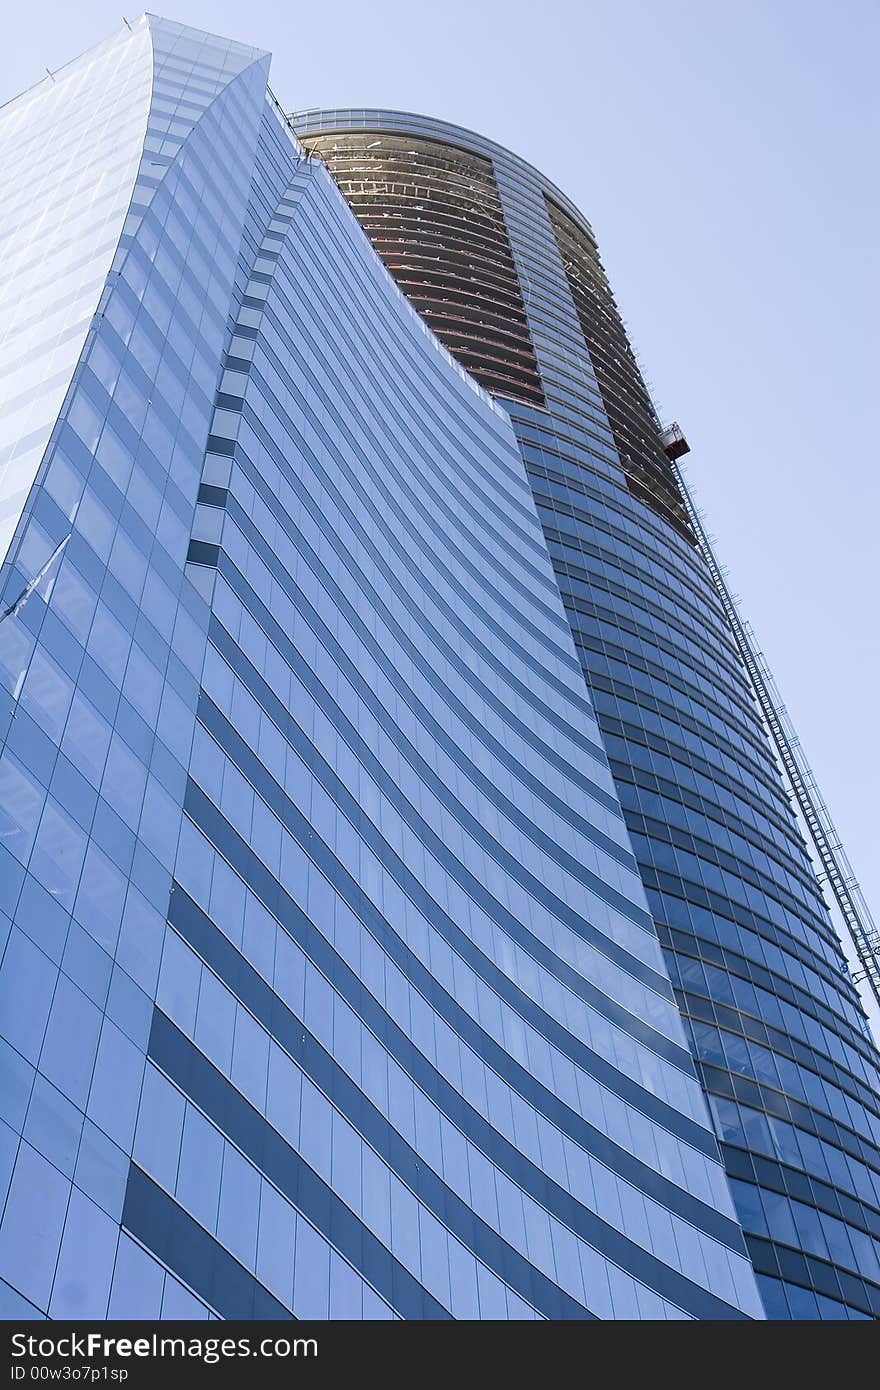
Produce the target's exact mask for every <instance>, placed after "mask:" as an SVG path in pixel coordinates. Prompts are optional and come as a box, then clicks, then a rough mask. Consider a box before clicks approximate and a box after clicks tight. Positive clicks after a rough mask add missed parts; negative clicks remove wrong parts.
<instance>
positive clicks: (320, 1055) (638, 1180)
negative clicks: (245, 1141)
mask: <svg viewBox="0 0 880 1390" xmlns="http://www.w3.org/2000/svg"><path fill="white" fill-rule="evenodd" d="M168 920H169V922H170V923H171V925H172V926H173V927H174V928H175V930H176V931H177V932H179V933H180V935H181V936H182V937H183V939H184V940H185V941H187V942H188V943H189V945H190V946H191V947H192V949H193V950H194V951H195V952H196V954H197V955H198V956H199V957H200V958H201V959H202V960H203V961H204V962H205V964H206V965H207V966H208V967H209V968H210V969H211V970H213V971H214V973H215V974H216V975H217V977H218V979H220V980H222V981H223V983H224V984H225V985H226V986H227V987H228V988H229V989H230V990H231V991H232V993H233V994H234V995H235V996H236V998H238V999H239V1000H240V1001H241V1003H242V1004H244V1006H245V1007H246V1008H247V1009H249V1010H250V1012H251V1013H252V1014H253V1015H254V1017H255V1018H256V1019H257V1020H258V1022H260V1023H261V1024H262V1026H263V1027H264V1028H265V1029H266V1031H267V1032H268V1033H269V1034H271V1036H272V1037H273V1038H274V1039H275V1041H276V1042H277V1043H278V1044H279V1046H281V1047H283V1048H284V1050H285V1051H286V1052H287V1053H288V1054H289V1056H291V1057H292V1058H293V1060H294V1061H295V1062H296V1063H297V1064H298V1065H299V1066H300V1067H301V1068H302V1069H303V1070H304V1071H305V1072H307V1074H308V1075H309V1076H310V1077H311V1079H312V1080H313V1081H314V1083H315V1085H316V1086H318V1087H319V1089H321V1090H322V1091H324V1093H325V1094H326V1095H328V1096H330V1097H331V1099H332V1100H333V1103H334V1104H335V1105H336V1106H337V1107H338V1108H339V1109H340V1110H341V1111H342V1113H343V1114H344V1115H345V1117H346V1118H347V1119H348V1120H349V1121H350V1123H351V1124H352V1125H353V1126H354V1128H355V1129H357V1130H359V1132H360V1133H361V1134H362V1135H363V1137H364V1138H365V1139H367V1141H368V1142H369V1143H370V1144H371V1145H372V1147H373V1148H374V1149H376V1151H377V1153H380V1154H381V1155H382V1156H383V1157H384V1158H386V1161H387V1160H388V1155H389V1153H390V1152H391V1148H392V1145H393V1143H394V1142H396V1141H394V1140H393V1137H392V1136H393V1133H394V1132H393V1131H392V1136H387V1135H385V1131H386V1130H392V1127H391V1125H390V1124H389V1122H388V1121H387V1119H386V1118H385V1117H384V1116H383V1115H382V1114H381V1112H379V1111H378V1110H377V1109H376V1107H375V1106H374V1105H373V1103H372V1102H371V1101H369V1100H368V1099H367V1098H366V1096H365V1095H364V1094H363V1092H362V1091H361V1090H360V1089H359V1088H358V1086H357V1084H356V1082H354V1081H353V1080H352V1079H351V1078H350V1077H349V1076H348V1074H347V1073H346V1072H344V1071H343V1069H342V1068H341V1067H340V1065H339V1064H338V1063H337V1062H336V1061H335V1059H334V1058H332V1057H331V1056H330V1055H329V1054H328V1053H327V1052H326V1051H325V1049H324V1048H323V1046H322V1045H321V1043H319V1042H318V1041H317V1039H315V1038H314V1037H313V1036H312V1034H311V1033H310V1032H309V1030H308V1029H306V1027H305V1025H304V1023H303V1022H302V1021H301V1020H300V1019H299V1018H297V1016H296V1015H295V1014H293V1013H292V1012H291V1010H290V1009H289V1008H288V1007H287V1005H286V1004H285V1003H284V1002H283V1001H282V1000H281V999H280V998H279V996H278V995H277V994H276V993H275V991H274V990H273V989H272V987H271V985H269V984H268V983H267V982H266V980H264V979H263V977H262V976H261V975H259V974H258V973H257V971H256V970H254V968H253V966H251V965H250V964H249V962H248V961H247V960H246V959H245V957H244V956H242V955H241V953H240V952H239V951H237V950H236V948H235V947H234V946H233V945H232V943H231V942H230V941H229V940H228V939H227V938H226V937H225V936H224V935H223V933H222V932H221V931H220V930H219V928H218V927H217V926H215V924H214V923H213V922H212V921H211V919H210V918H209V917H208V916H207V914H206V913H205V912H204V911H203V910H202V909H201V908H200V907H199V906H198V905H197V904H196V903H195V902H193V900H192V899H191V898H190V897H189V895H188V894H187V892H186V891H185V889H183V888H181V887H180V885H179V884H177V883H175V885H174V891H173V893H172V897H171V904H170V908H169V914H168ZM333 987H334V989H335V990H336V991H337V992H339V993H340V997H341V998H343V999H345V1002H346V1003H347V1004H348V1005H349V1007H350V1008H351V1009H352V1010H353V1012H354V1013H355V1014H356V1015H357V1017H358V1018H359V1019H360V1020H361V1022H362V1024H363V1025H364V1027H365V1028H368V1029H369V1031H370V1032H372V1034H373V1036H374V1037H376V1038H377V1039H378V1041H379V1042H380V1043H381V1045H382V1047H383V1048H385V1050H386V1051H387V1052H388V1053H389V1054H390V1055H391V1056H392V1057H393V1058H394V1060H395V1061H396V1062H397V1063H398V1065H399V1066H400V1067H401V1069H402V1070H403V1071H405V1072H406V1074H407V1075H408V1076H409V1077H410V1078H411V1080H412V1081H413V1082H414V1084H415V1085H416V1086H418V1087H419V1089H420V1090H422V1091H423V1092H424V1093H425V1095H427V1096H428V1097H429V1098H430V1099H431V1100H432V1101H433V1102H434V1104H435V1105H436V1106H437V1107H438V1109H440V1110H441V1111H442V1112H443V1114H444V1115H446V1117H447V1118H448V1119H449V1120H450V1121H451V1122H452V1124H454V1125H455V1126H456V1128H457V1129H458V1130H459V1131H460V1132H461V1133H462V1134H464V1135H465V1136H466V1138H468V1139H469V1140H470V1141H471V1142H472V1143H473V1144H474V1145H475V1146H476V1147H477V1148H478V1149H480V1150H481V1152H482V1153H484V1154H485V1155H486V1156H487V1157H488V1158H489V1159H490V1160H491V1162H492V1163H493V1164H495V1165H496V1167H499V1168H501V1169H502V1171H503V1172H505V1173H506V1174H507V1176H508V1177H509V1178H510V1179H511V1181H512V1182H514V1183H516V1185H517V1186H518V1187H521V1188H522V1189H523V1191H525V1192H528V1193H529V1194H530V1195H531V1196H532V1197H534V1198H535V1200H536V1201H537V1202H540V1204H541V1205H542V1206H543V1207H545V1208H546V1210H548V1211H550V1212H552V1214H553V1215H554V1216H556V1217H557V1218H558V1219H559V1220H560V1221H561V1222H562V1223H563V1224H564V1225H566V1226H568V1227H569V1228H570V1229H571V1230H573V1231H575V1232H576V1233H577V1234H578V1235H580V1236H582V1237H583V1239H584V1240H587V1241H588V1242H589V1243H590V1244H592V1245H594V1246H595V1247H596V1249H598V1250H599V1251H600V1253H602V1254H605V1255H607V1256H608V1258H610V1259H618V1258H619V1257H618V1256H617V1255H616V1254H614V1253H612V1252H610V1251H609V1250H608V1249H606V1248H605V1244H604V1233H605V1231H606V1229H607V1230H612V1231H616V1228H615V1227H609V1226H608V1223H606V1222H604V1221H602V1220H601V1219H600V1218H598V1217H597V1216H596V1214H595V1213H593V1212H592V1211H591V1210H590V1209H589V1208H587V1207H585V1206H584V1205H583V1204H582V1203H581V1202H579V1201H578V1200H577V1199H576V1198H575V1197H573V1196H572V1194H571V1193H570V1192H568V1191H567V1190H566V1189H565V1188H563V1187H561V1186H560V1185H559V1184H558V1183H556V1182H555V1181H554V1179H553V1178H551V1177H550V1176H549V1174H547V1173H546V1172H545V1171H544V1169H542V1168H539V1167H538V1166H537V1165H536V1164H534V1163H533V1162H532V1161H531V1160H530V1159H529V1158H528V1157H527V1156H526V1155H525V1154H524V1153H522V1152H521V1151H520V1150H519V1149H517V1148H516V1147H515V1146H514V1145H513V1144H512V1143H511V1142H510V1141H509V1140H508V1139H506V1138H505V1137H504V1136H503V1135H502V1134H501V1133H500V1132H499V1131H498V1130H496V1129H494V1128H493V1127H492V1125H491V1124H490V1123H489V1121H488V1120H486V1119H485V1118H484V1117H483V1116H482V1115H481V1114H480V1113H479V1112H478V1111H477V1110H475V1109H474V1108H473V1106H471V1105H470V1104H469V1102H468V1101H466V1100H465V1099H464V1097H463V1096H462V1095H461V1094H460V1092H458V1091H457V1090H456V1089H455V1087H454V1086H453V1085H452V1084H451V1083H450V1082H449V1081H448V1080H447V1079H446V1078H445V1077H444V1076H443V1075H442V1073H441V1072H439V1071H438V1070H437V1068H436V1067H434V1066H433V1065H432V1063H431V1062H430V1061H429V1060H428V1059H427V1058H426V1057H425V1056H424V1054H423V1053H421V1052H420V1051H419V1049H418V1048H417V1047H416V1045H415V1044H414V1043H413V1042H412V1041H411V1040H410V1038H409V1037H407V1035H406V1034H405V1033H404V1032H403V1030H402V1029H400V1028H399V1027H398V1026H397V1024H396V1023H395V1022H394V1021H393V1019H391V1018H390V1017H389V1015H388V1014H387V1013H386V1012H385V1011H384V1010H383V1009H382V1008H381V1006H380V1005H379V1004H378V1002H377V1001H376V1000H375V999H373V998H372V996H370V995H369V993H368V991H366V989H364V988H361V989H360V990H358V991H354V990H351V989H349V990H348V991H347V992H346V993H343V992H342V990H341V989H340V986H339V984H338V983H337V982H336V981H333ZM342 1093H344V1094H345V1095H346V1096H347V1097H348V1103H347V1104H343V1103H342V1102H343V1094H342ZM367 1115H369V1116H370V1117H371V1125H370V1126H369V1127H368V1126H366V1125H365V1122H364V1118H363V1117H364V1116H367ZM368 1131H369V1132H368ZM383 1136H384V1137H383ZM570 1137H571V1136H570ZM579 1139H580V1141H581V1142H583V1140H584V1139H588V1140H589V1143H588V1144H586V1145H584V1147H585V1148H586V1150H587V1152H589V1153H590V1154H591V1155H592V1156H593V1157H595V1158H597V1159H598V1161H599V1162H600V1163H604V1164H605V1165H606V1166H607V1167H608V1168H610V1169H611V1170H612V1172H615V1173H616V1174H617V1175H618V1176H619V1177H621V1178H622V1179H623V1180H624V1181H625V1182H628V1183H630V1184H631V1185H632V1186H633V1187H635V1188H636V1189H637V1190H639V1191H641V1192H644V1193H645V1194H646V1195H647V1196H649V1197H652V1198H653V1199H654V1200H655V1201H657V1202H659V1203H661V1204H662V1205H663V1206H664V1207H665V1208H666V1209H667V1210H668V1211H672V1212H675V1214H676V1215H679V1216H681V1217H682V1218H683V1219H684V1220H685V1221H688V1222H690V1223H691V1224H692V1225H693V1226H695V1227H697V1228H698V1229H699V1230H701V1231H703V1232H704V1233H705V1234H707V1235H710V1236H712V1237H713V1238H714V1239H716V1240H719V1241H722V1242H724V1243H725V1244H726V1245H728V1246H729V1247H730V1248H731V1249H733V1250H734V1251H736V1252H737V1253H738V1254H741V1253H742V1236H741V1233H740V1228H739V1225H738V1223H737V1222H736V1221H733V1220H731V1219H730V1218H729V1217H726V1216H723V1215H722V1214H721V1213H719V1212H718V1211H717V1210H716V1209H715V1208H714V1207H710V1206H707V1205H706V1204H705V1203H704V1202H701V1201H699V1200H698V1199H697V1198H695V1197H692V1196H691V1194H690V1193H689V1192H687V1191H686V1190H685V1189H683V1188H680V1187H676V1186H675V1184H674V1183H672V1182H670V1181H669V1179H667V1178H664V1177H663V1176H662V1174H660V1173H658V1172H657V1171H656V1169H654V1168H652V1167H649V1165H648V1164H647V1163H643V1162H641V1161H640V1160H639V1159H637V1158H635V1157H634V1156H633V1155H632V1154H630V1153H628V1152H627V1150H625V1149H622V1148H621V1147H620V1146H619V1145H617V1144H615V1143H614V1142H613V1140H611V1139H609V1138H608V1137H607V1135H606V1134H605V1133H604V1132H603V1131H602V1130H599V1129H597V1128H596V1127H595V1126H593V1125H591V1124H589V1122H588V1121H587V1120H586V1119H584V1120H583V1123H582V1126H581V1133H580V1135H579ZM407 1147H408V1146H407ZM395 1171H397V1173H398V1176H399V1177H401V1178H402V1179H403V1180H404V1181H409V1179H408V1178H407V1177H406V1176H405V1174H404V1172H402V1171H401V1170H400V1168H395ZM410 1185H412V1184H411V1183H410ZM640 1277H642V1276H640Z"/></svg>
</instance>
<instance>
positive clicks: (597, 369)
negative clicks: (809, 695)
mask: <svg viewBox="0 0 880 1390" xmlns="http://www.w3.org/2000/svg"><path fill="white" fill-rule="evenodd" d="M294 123H295V125H296V128H297V130H298V132H299V133H300V135H301V137H302V138H303V140H304V142H305V144H306V146H307V148H309V149H310V150H312V151H314V152H316V153H318V154H320V155H322V156H323V157H324V158H325V159H326V161H327V163H328V165H329V167H330V168H331V169H332V171H333V173H334V175H335V176H336V178H337V181H338V182H339V185H340V187H341V188H342V190H343V192H344V193H345V194H346V197H347V198H348V200H349V203H350V205H351V207H352V208H353V210H354V211H355V213H356V214H357V216H358V218H359V219H360V221H361V224H362V225H363V227H364V229H365V230H366V232H367V234H368V236H369V237H370V239H371V241H372V242H373V245H374V246H375V247H376V249H377V251H378V252H379V254H380V255H381V256H382V258H383V260H384V261H385V264H386V265H387V266H388V268H389V269H390V271H391V273H392V275H394V277H395V279H396V280H397V282H398V284H399V285H400V286H401V288H402V289H403V290H404V291H405V293H406V294H407V295H408V296H409V298H410V299H411V301H412V303H413V304H414V305H416V307H417V308H418V309H419V311H420V312H421V313H422V314H423V315H424V316H425V318H426V320H427V322H428V323H430V324H431V326H432V327H433V328H434V330H435V332H436V333H437V334H438V336H439V337H440V338H441V339H442V341H443V342H445V343H446V345H447V347H449V349H450V350H451V351H452V352H453V353H455V355H456V356H457V357H458V358H459V360H460V361H461V362H462V363H463V364H464V365H465V366H467V368H468V369H469V371H471V372H472V373H473V374H474V376H475V377H476V379H477V380H478V381H480V382H482V384H483V385H484V386H485V387H486V389H487V390H489V391H491V392H493V393H494V394H495V395H496V396H497V397H498V398H499V399H500V400H502V401H503V404H504V405H505V408H506V409H507V410H508V413H509V415H510V418H511V420H512V422H513V426H514V430H515V432H516V435H517V439H518V441H519V444H520V448H521V451H522V455H523V459H524V461H525V464H526V468H527V472H528V476H529V481H530V483H531V486H532V490H533V493H534V497H535V502H536V505H537V508H538V512H539V515H540V517H541V521H542V524H543V528H544V535H545V538H546V541H547V546H548V550H549V553H550V557H551V559H552V561H553V567H554V571H555V574H556V578H557V582H558V584H559V588H560V592H561V594H562V598H563V601H564V603H565V608H566V613H567V615H568V618H569V622H570V624H571V629H572V634H573V636H574V640H575V645H576V648H577V651H578V656H579V658H580V661H581V665H582V668H583V671H584V675H585V677H586V680H587V684H588V687H589V690H590V694H591V698H592V702H593V706H594V709H595V711H596V716H597V719H598V722H599V728H600V731H601V734H602V739H603V743H604V746H605V749H606V751H607V753H608V757H609V761H610V766H611V769H612V772H613V775H614V783H615V787H616V790H617V794H618V797H619V799H620V803H621V806H622V808H623V811H624V816H625V819H626V823H627V827H628V829H629V832H630V837H631V843H632V845H633V849H634V851H635V854H636V858H637V860H638V865H639V873H640V875H641V878H642V882H643V883H644V886H645V889H646V892H647V895H648V901H649V903H650V907H651V913H652V916H653V918H654V921H655V924H656V926H657V931H658V935H659V939H660V941H661V943H662V945H663V948H664V955H665V958H666V962H667V967H668V969H669V972H670V975H671V977H672V980H673V983H674V985H675V987H676V999H677V1001H678V1003H679V1006H680V1008H681V1011H682V1015H683V1017H684V1020H685V1023H686V1027H687V1032H688V1037H689V1041H690V1044H691V1049H692V1052H693V1055H694V1057H695V1059H696V1061H697V1067H698V1071H699V1074H700V1078H701V1080H702V1082H703V1086H704V1089H705V1092H706V1095H707V1097H708V1099H709V1103H710V1106H711V1110H712V1116H713V1120H714V1125H715V1130H716V1132H717V1134H718V1138H719V1140H720V1141H721V1145H722V1153H723V1157H724V1161H725V1165H726V1167H727V1171H728V1174H729V1177H730V1179H731V1186H732V1190H733V1193H734V1197H735V1201H736V1207H737V1212H738V1215H739V1218H740V1221H741V1222H742V1225H743V1228H744V1230H745V1232H746V1234H747V1240H748V1247H749V1252H750V1254H751V1256H752V1259H753V1261H754V1266H755V1269H756V1271H757V1272H758V1276H759V1279H758V1282H759V1287H760V1289H761V1293H762V1296H763V1299H764V1303H765V1306H766V1308H767V1312H768V1315H769V1316H771V1317H795V1318H801V1317H808V1318H815V1317H825V1316H827V1317H845V1316H847V1315H850V1316H852V1315H853V1314H854V1313H856V1314H859V1313H860V1314H867V1315H874V1316H876V1315H880V1244H878V1239H880V1211H878V1207H880V1152H878V1142H880V1076H878V1060H880V1059H878V1054H877V1051H876V1048H875V1047H874V1045H873V1043H872V1041H871V1040H870V1036H869V1035H868V1034H867V1032H866V1028H865V1021H864V1015H863V1011H862V1008H861V1005H860V1002H859V999H858V995H857V992H856V990H855V987H854V985H853V982H852V979H851V976H850V973H849V970H848V969H847V967H846V963H845V959H844V956H843V953H842V950H841V946H840V943H839V940H838V938H837V935H836V933H835V930H834V928H833V925H832V922H831V920H830V918H829V915H828V911H827V908H826V907H825V904H824V902H823V900H822V896H821V893H820V890H819V887H818V885H817V882H816V878H815V874H814V872H813V869H812V867H811V864H810V862H809V860H808V858H807V855H806V852H805V849H804V842H803V839H802V837H801V834H800V831H799V830H798V827H797V822H796V821H795V818H794V815H793V813H792V808H791V804H790V801H789V797H788V795H787V791H786V788H785V786H784V784H783V782H782V779H781V778H780V775H779V769H778V767H777V765H776V763H775V761H774V758H773V755H772V752H771V746H770V742H769V740H768V738H767V735H766V733H765V730H764V728H763V726H762V723H761V720H760V716H759V711H758V707H757V705H756V702H755V698H754V692H753V689H752V686H751V684H750V681H749V676H748V674H747V671H746V669H744V666H743V662H742V660H741V659H740V655H739V653H738V651H737V647H736V645H735V642H734V638H733V634H732V632H731V628H730V625H729V622H728V620H727V616H726V614H725V609H724V603H723V598H722V595H720V594H719V592H718V589H717V587H716V585H715V583H714V582H713V577H712V574H711V572H710V568H709V566H708V565H707V563H706V558H705V556H704V554H703V553H701V550H700V548H699V547H698V545H697V544H696V541H697V537H696V536H695V534H694V530H693V529H692V523H693V522H696V521H697V519H696V518H694V517H692V516H691V515H690V510H689V506H688V504H687V499H686V498H685V496H683V494H682V491H681V487H680V484H679V479H678V476H677V473H676V471H675V469H674V467H673V463H672V461H674V459H675V457H676V455H677V454H678V453H679V451H680V449H681V448H682V443H683V441H682V438H681V436H680V435H679V434H673V435H672V436H671V437H670V436H665V435H664V431H663V430H662V428H661V426H660V423H659V421H658V420H657V418H656V414H655V411H654V408H653V405H652V403H651V399H650V395H649V393H648V390H647V388H646V387H645V384H644V381H643V379H642V375H641V372H640V370H639V367H638V364H637V361H636V359H635V356H634V354H633V351H632V348H631V346H630V343H629V341H628V337H627V334H626V330H625V328H624V326H623V324H622V322H621V319H620V315H619V313H618V310H617V308H616V305H615V302H614V299H613V296H612V294H611V290H610V287H609V285H608V281H607V278H606V276H605V273H604V270H603V268H602V265H601V262H600V260H599V255H598V251H597V247H596V241H595V238H594V236H593V233H592V231H591V229H590V226H589V224H588V223H587V222H586V221H585V219H584V218H583V216H582V215H581V214H580V212H579V211H578V210H577V208H575V207H574V206H573V205H572V204H571V203H570V202H569V201H568V200H567V199H566V197H565V196H564V194H563V193H561V192H560V190H559V189H558V188H556V187H554V185H553V184H551V183H550V182H549V180H547V179H546V178H544V177H543V175H541V174H540V173H539V172H538V171H537V170H535V169H534V168H532V167H531V166H530V165H528V164H526V163H525V162H524V161H523V160H521V159H518V158H517V157H516V156H514V155H512V154H510V153H509V152H508V151H507V150H504V149H502V148H501V147H499V146H498V145H495V144H493V143H492V142H491V141H488V140H485V139H483V138H482V137H480V136H478V135H475V134H473V133H471V132H469V131H465V130H461V129H460V128H458V127H456V126H451V125H448V124H446V123H444V122H441V121H432V120H428V119H426V118H424V117H421V116H414V115H407V114H402V113H399V112H386V111H363V110H356V111H332V110H331V111H323V112H322V111H307V112H303V113H301V114H299V115H297V116H296V117H295V118H294ZM685 447H686V446H685ZM697 524H699V523H698V522H697Z"/></svg>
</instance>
